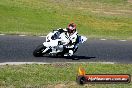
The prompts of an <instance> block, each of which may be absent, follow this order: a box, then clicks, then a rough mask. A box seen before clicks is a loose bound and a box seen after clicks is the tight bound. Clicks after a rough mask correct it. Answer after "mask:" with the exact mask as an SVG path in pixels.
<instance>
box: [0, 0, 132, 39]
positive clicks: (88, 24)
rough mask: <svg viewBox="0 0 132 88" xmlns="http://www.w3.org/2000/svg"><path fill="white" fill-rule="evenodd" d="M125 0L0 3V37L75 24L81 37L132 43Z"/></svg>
mask: <svg viewBox="0 0 132 88" xmlns="http://www.w3.org/2000/svg"><path fill="white" fill-rule="evenodd" d="M131 8H132V3H130V2H128V1H127V0H1V1H0V33H7V34H28V35H46V34H47V33H48V32H50V31H51V30H52V29H56V28H60V27H61V28H65V27H66V26H67V24H68V23H70V22H75V23H76V24H77V28H78V32H79V33H80V34H83V35H86V36H89V37H92V38H93V37H95V38H115V39H117V38H124V39H132V9H131Z"/></svg>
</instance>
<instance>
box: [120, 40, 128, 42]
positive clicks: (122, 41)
mask: <svg viewBox="0 0 132 88" xmlns="http://www.w3.org/2000/svg"><path fill="white" fill-rule="evenodd" d="M119 41H122V42H125V41H127V40H119Z"/></svg>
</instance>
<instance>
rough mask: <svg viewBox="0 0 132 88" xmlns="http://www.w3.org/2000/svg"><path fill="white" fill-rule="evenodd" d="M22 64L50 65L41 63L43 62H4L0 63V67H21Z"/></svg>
mask: <svg viewBox="0 0 132 88" xmlns="http://www.w3.org/2000/svg"><path fill="white" fill-rule="evenodd" d="M22 64H50V63H43V62H4V63H0V65H22Z"/></svg>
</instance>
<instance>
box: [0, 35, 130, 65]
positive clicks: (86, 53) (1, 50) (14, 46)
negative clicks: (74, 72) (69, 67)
mask: <svg viewBox="0 0 132 88" xmlns="http://www.w3.org/2000/svg"><path fill="white" fill-rule="evenodd" d="M44 41H45V38H44V37H38V36H18V35H4V36H0V63H4V62H44V63H54V62H114V63H123V64H132V41H131V40H128V41H119V40H99V39H88V40H87V42H85V43H84V44H81V45H79V49H78V51H77V52H76V53H75V56H74V57H72V58H60V57H59V58H57V57H34V56H33V55H32V52H33V50H34V49H35V48H36V47H37V46H38V45H40V44H42V43H43V42H44Z"/></svg>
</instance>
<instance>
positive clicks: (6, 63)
mask: <svg viewBox="0 0 132 88" xmlns="http://www.w3.org/2000/svg"><path fill="white" fill-rule="evenodd" d="M66 63H69V64H82V63H84V64H86V63H90V64H97V63H100V64H115V62H54V63H46V62H4V63H0V65H23V64H66Z"/></svg>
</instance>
